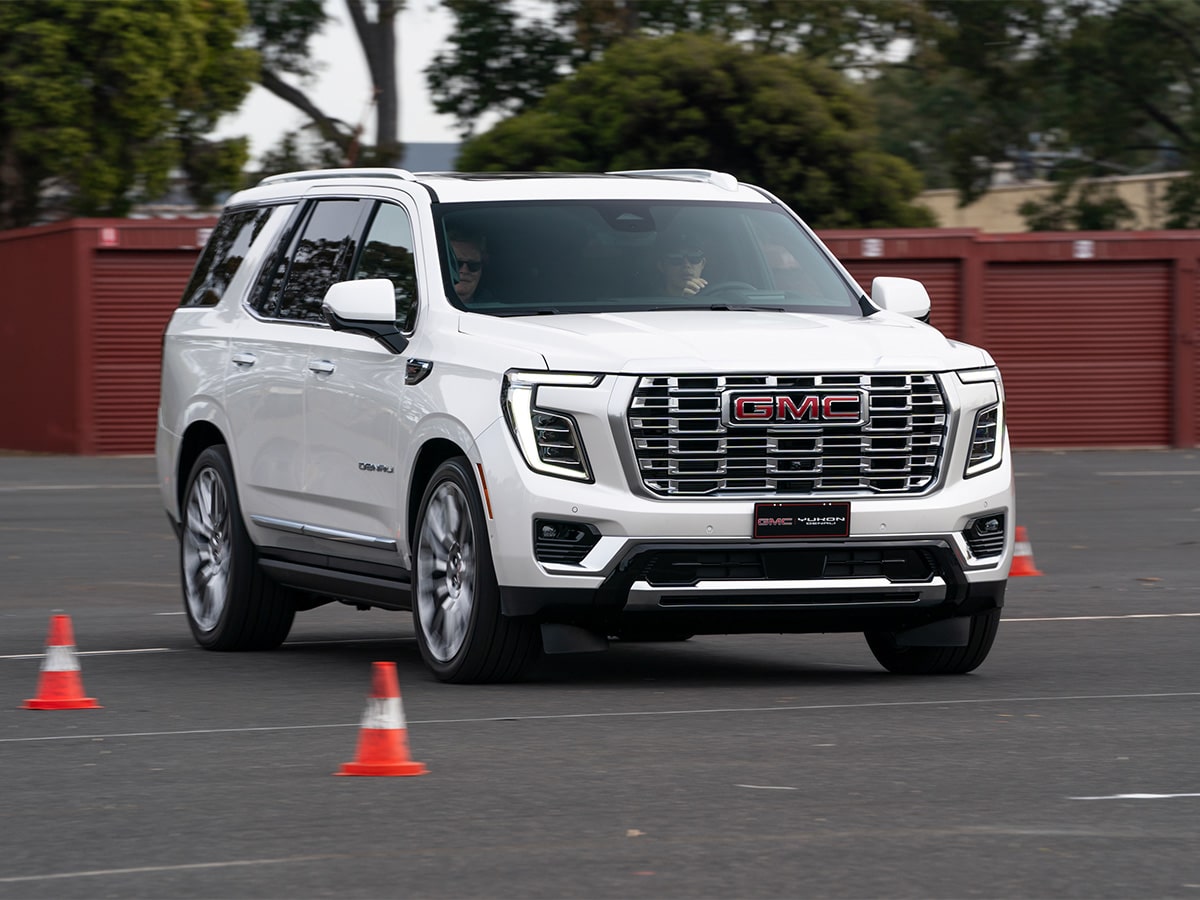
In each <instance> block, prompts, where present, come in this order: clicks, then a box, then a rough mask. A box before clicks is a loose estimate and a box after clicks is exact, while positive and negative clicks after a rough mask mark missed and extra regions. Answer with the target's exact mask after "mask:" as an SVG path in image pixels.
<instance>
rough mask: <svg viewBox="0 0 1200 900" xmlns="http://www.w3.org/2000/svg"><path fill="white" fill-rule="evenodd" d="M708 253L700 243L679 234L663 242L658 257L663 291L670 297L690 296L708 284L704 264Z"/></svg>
mask: <svg viewBox="0 0 1200 900" xmlns="http://www.w3.org/2000/svg"><path fill="white" fill-rule="evenodd" d="M707 261H708V254H707V253H705V252H704V249H703V248H702V247H701V246H700V243H699V242H698V241H696V240H695V239H693V238H689V237H688V236H687V235H681V236H679V237H677V238H673V239H670V240H669V241H668V242H665V243H664V246H663V249H662V251H661V252H660V253H659V257H658V270H659V272H661V273H662V276H663V288H664V290H665V293H667V294H668V295H670V296H672V297H690V296H692V295H693V294H696V293H698V292H700V291H702V290H704V288H705V287H706V286H707V285H708V281H706V280H705V278H704V277H703V276H704V265H705V263H706V262H707Z"/></svg>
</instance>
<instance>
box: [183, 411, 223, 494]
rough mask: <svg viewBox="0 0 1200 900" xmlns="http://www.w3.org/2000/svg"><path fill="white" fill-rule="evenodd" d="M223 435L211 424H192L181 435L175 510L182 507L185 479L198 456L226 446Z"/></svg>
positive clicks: (205, 421) (203, 421) (185, 485)
mask: <svg viewBox="0 0 1200 900" xmlns="http://www.w3.org/2000/svg"><path fill="white" fill-rule="evenodd" d="M228 443H229V442H228V441H227V440H225V435H224V434H222V433H221V429H219V428H218V427H217V426H216V425H214V424H213V423H212V422H209V421H207V420H200V421H198V422H193V423H192V424H191V425H189V426H188V427H187V430H186V431H185V432H184V433H183V440H182V441H180V443H179V456H178V458H177V460H176V463H175V476H176V477H175V508H176V509H181V508H182V506H183V492H184V491H185V490H186V489H187V477H188V475H189V474H190V473H191V471H192V466H193V465H195V463H196V460H197V458H199V456H200V454H201V453H203V452H204V451H205V450H207V449H208V448H209V447H212V446H215V445H216V444H226V445H227V444H228Z"/></svg>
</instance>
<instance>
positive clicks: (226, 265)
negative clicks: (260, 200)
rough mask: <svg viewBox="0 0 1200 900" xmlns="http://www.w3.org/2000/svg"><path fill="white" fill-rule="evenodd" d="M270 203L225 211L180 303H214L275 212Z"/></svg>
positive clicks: (191, 304)
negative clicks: (268, 204)
mask: <svg viewBox="0 0 1200 900" xmlns="http://www.w3.org/2000/svg"><path fill="white" fill-rule="evenodd" d="M274 209H275V208H274V207H272V206H260V207H257V208H251V209H232V210H227V211H226V212H225V213H224V215H222V216H221V219H220V221H219V222H217V225H216V227H215V228H214V229H213V232H212V234H211V235H210V236H209V239H208V243H206V244H205V245H204V252H203V253H201V254H200V259H199V260H197V261H196V268H195V270H193V272H192V278H191V280H190V281H189V282H188V286H187V287H186V288H185V289H184V292H183V297H182V298H181V299H180V301H179V305H180V306H216V305H217V304H218V303H219V302H220V301H221V297H222V296H224V294H225V290H226V289H227V288H228V287H229V283H230V282H231V281H233V276H234V275H236V274H237V272H238V269H239V268H241V265H242V260H244V259H245V258H246V254H247V252H249V250H250V246H251V245H252V244H253V243H254V241H255V239H256V238H257V237H258V235H259V233H260V232H261V231H262V229H263V226H264V225H266V223H267V220H268V219H270V218H271V213H272V212H273V211H274Z"/></svg>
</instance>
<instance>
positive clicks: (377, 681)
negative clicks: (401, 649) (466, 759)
mask: <svg viewBox="0 0 1200 900" xmlns="http://www.w3.org/2000/svg"><path fill="white" fill-rule="evenodd" d="M428 771H429V770H428V769H426V768H425V766H423V765H422V764H421V763H419V762H413V761H412V759H410V758H409V755H408V730H407V726H406V724H405V721H404V707H403V706H402V705H401V703H400V682H399V681H398V680H397V678H396V664H395V663H392V662H377V663H374V664H373V666H372V669H371V696H370V697H369V698H368V699H367V710H366V712H364V713H363V719H362V728H361V729H360V730H359V736H358V756H357V757H356V759H355V760H354V762H348V763H344V764H343V765H342V767H341V769H339V770H338V771H337V773H336V774H338V775H424V774H425V773H426V772H428Z"/></svg>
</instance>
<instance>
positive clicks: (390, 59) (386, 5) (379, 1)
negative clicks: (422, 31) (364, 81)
mask: <svg viewBox="0 0 1200 900" xmlns="http://www.w3.org/2000/svg"><path fill="white" fill-rule="evenodd" d="M346 7H347V8H348V9H349V10H350V18H351V20H352V21H353V22H354V31H355V33H356V34H357V35H358V42H359V43H360V44H361V45H362V48H363V53H364V55H365V56H366V60H367V71H368V72H369V73H370V75H371V86H372V88H373V90H374V104H375V149H374V151H373V152H372V153H371V154H370V157H371V161H372V162H374V163H376V164H379V165H391V166H398V165H399V164H400V155H401V152H402V151H403V149H404V148H403V145H402V144H401V143H400V139H399V131H400V91H399V87H398V85H397V80H396V17H397V16H398V15H399V13H400V11H401V10H403V8H404V0H376V5H375V9H376V12H377V13H378V18H377V19H376V21H374V22H371V21H369V20H368V19H367V16H366V12H365V10H364V9H363V0H346ZM363 127H364V123H362V122H360V123H358V126H357V130H356V135H355V136H356V139H357V140H361V137H362V135H361V134H360V133H359V132H361V131H362V129H363ZM352 152H353V156H352V158H351V159H350V160H349V161H350V163H351V164H352V165H353V164H354V163H355V162H357V161H358V157H359V156H360V155H361V153H360V151H359V148H358V146H357V145H356V146H355V147H354V148H353V151H352Z"/></svg>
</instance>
